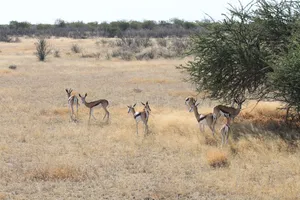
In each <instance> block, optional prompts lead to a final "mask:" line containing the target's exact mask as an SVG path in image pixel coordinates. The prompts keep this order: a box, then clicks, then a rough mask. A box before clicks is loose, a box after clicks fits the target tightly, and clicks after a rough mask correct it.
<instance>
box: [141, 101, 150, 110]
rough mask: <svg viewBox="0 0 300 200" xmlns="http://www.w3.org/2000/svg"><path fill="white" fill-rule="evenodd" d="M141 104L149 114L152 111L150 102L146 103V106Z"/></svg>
mask: <svg viewBox="0 0 300 200" xmlns="http://www.w3.org/2000/svg"><path fill="white" fill-rule="evenodd" d="M141 103H142V104H143V106H144V109H145V110H147V111H148V112H150V111H151V108H150V106H149V102H148V101H147V102H146V104H144V103H143V102H141Z"/></svg>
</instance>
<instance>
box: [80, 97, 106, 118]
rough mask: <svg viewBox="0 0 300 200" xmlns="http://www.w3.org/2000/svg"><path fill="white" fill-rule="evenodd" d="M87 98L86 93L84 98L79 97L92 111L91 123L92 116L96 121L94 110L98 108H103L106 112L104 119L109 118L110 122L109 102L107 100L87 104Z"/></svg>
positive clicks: (90, 114)
mask: <svg viewBox="0 0 300 200" xmlns="http://www.w3.org/2000/svg"><path fill="white" fill-rule="evenodd" d="M86 96H87V93H85V95H84V96H81V95H80V94H79V97H80V98H81V101H82V103H83V104H84V105H85V106H86V107H88V108H89V109H90V113H89V121H90V119H91V116H93V118H94V119H96V117H95V116H94V115H93V109H94V108H95V107H96V106H101V107H102V108H103V110H104V111H105V115H104V117H103V120H104V119H105V117H106V116H107V121H108V120H109V112H108V110H107V106H108V101H107V100H106V99H99V100H96V101H92V102H86V100H85V98H86Z"/></svg>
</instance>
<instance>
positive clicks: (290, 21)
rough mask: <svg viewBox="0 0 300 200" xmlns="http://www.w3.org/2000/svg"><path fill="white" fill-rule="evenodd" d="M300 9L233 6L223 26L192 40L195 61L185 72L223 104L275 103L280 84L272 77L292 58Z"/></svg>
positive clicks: (294, 5) (285, 4) (262, 3)
mask: <svg viewBox="0 0 300 200" xmlns="http://www.w3.org/2000/svg"><path fill="white" fill-rule="evenodd" d="M299 5H300V3H299V2H298V1H286V0H283V1H281V2H277V1H275V0H273V1H266V0H258V1H256V2H251V3H249V4H248V5H246V6H243V5H242V4H240V7H239V8H235V7H233V6H231V8H230V9H229V10H228V11H229V14H228V15H225V19H224V20H223V21H222V22H219V23H218V24H217V25H215V26H210V27H208V29H207V30H206V33H205V34H199V35H196V36H193V37H192V48H191V50H190V52H189V54H190V55H193V56H194V60H193V61H190V62H188V63H187V64H186V65H184V66H182V68H183V69H184V70H186V71H187V72H188V74H189V75H190V76H189V77H190V81H191V82H192V83H194V84H195V85H196V89H197V90H198V91H199V92H206V94H207V97H209V98H212V99H217V100H222V101H224V102H230V101H231V100H232V99H233V98H234V97H237V96H239V95H247V96H248V97H251V98H253V99H262V98H265V97H268V98H273V99H275V96H274V95H273V94H274V92H275V91H274V90H276V88H275V87H273V86H274V82H273V81H275V80H276V79H275V77H274V78H273V79H270V74H273V73H281V71H280V70H277V66H278V64H277V60H280V58H281V57H282V56H283V55H285V54H286V53H287V52H288V48H287V46H288V45H289V44H290V42H291V40H290V37H291V36H292V35H293V32H295V30H298V29H299V26H297V24H298V22H299V20H300V18H299V11H300V10H299V9H298V8H300V7H299ZM283 61H284V60H283ZM299 78H300V76H299Z"/></svg>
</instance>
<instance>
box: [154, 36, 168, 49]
mask: <svg viewBox="0 0 300 200" xmlns="http://www.w3.org/2000/svg"><path fill="white" fill-rule="evenodd" d="M156 42H157V44H158V45H159V46H162V47H167V44H168V43H167V39H166V38H157V39H156Z"/></svg>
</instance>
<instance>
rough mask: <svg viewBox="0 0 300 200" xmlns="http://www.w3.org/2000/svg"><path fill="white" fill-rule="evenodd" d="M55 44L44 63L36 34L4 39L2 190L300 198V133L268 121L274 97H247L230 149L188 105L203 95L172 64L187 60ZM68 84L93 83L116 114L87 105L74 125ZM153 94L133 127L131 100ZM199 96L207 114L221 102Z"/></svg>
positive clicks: (92, 91)
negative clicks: (107, 116) (294, 135)
mask: <svg viewBox="0 0 300 200" xmlns="http://www.w3.org/2000/svg"><path fill="white" fill-rule="evenodd" d="M50 41H51V44H52V46H53V47H54V48H58V49H60V52H61V58H59V59H57V58H54V57H52V56H49V59H48V60H47V61H46V62H43V63H41V62H38V61H37V59H36V57H35V56H34V55H33V52H34V42H35V40H34V39H22V42H21V43H9V44H7V43H0V48H1V49H3V50H2V53H1V56H2V59H1V60H0V67H2V68H5V67H6V66H9V64H11V63H14V64H16V65H17V66H18V69H17V72H18V74H19V75H18V76H10V75H0V76H1V78H0V84H1V87H0V94H1V95H0V102H1V103H0V110H1V112H0V127H1V129H0V177H1V179H0V199H299V198H300V196H299V194H300V182H299V181H298V180H300V161H299V157H300V151H299V144H298V143H299V142H293V143H291V142H289V141H287V140H285V139H284V138H283V137H281V135H280V136H279V135H278V134H277V132H276V130H274V131H273V130H272V129H270V128H268V127H267V128H266V129H263V127H264V125H266V124H268V123H269V122H270V123H271V121H272V120H273V121H277V120H278V121H280V119H281V118H282V114H281V111H278V110H276V107H277V106H276V105H275V104H274V105H273V104H272V105H271V104H269V103H268V104H261V105H259V106H258V107H256V108H255V110H253V111H251V109H252V108H253V104H251V103H249V104H248V105H245V106H244V108H245V109H244V110H243V111H242V113H241V115H240V116H238V117H237V118H236V127H233V129H234V130H233V132H232V133H231V134H230V140H229V145H227V146H226V147H224V148H221V147H220V135H218V134H216V137H215V138H214V137H213V136H212V134H211V133H210V132H209V131H208V128H206V132H205V133H200V131H199V127H198V125H197V122H196V119H195V117H194V115H193V113H189V112H188V111H187V108H186V106H185V105H184V100H185V98H186V97H187V96H191V95H194V96H197V93H194V92H192V91H193V87H192V86H191V85H189V84H188V83H186V82H183V81H182V80H183V78H185V77H183V76H184V75H183V74H182V73H180V72H179V71H178V70H176V69H175V67H174V66H175V65H179V64H181V63H184V62H186V61H187V60H178V59H174V60H172V59H170V60H151V61H130V62H124V61H121V60H119V59H115V58H114V59H111V60H109V61H108V60H106V59H105V58H100V59H99V60H96V59H91V58H81V55H75V54H72V53H70V47H71V45H72V44H74V43H76V44H78V45H80V47H81V48H82V49H83V51H84V52H97V51H98V50H100V49H101V48H99V46H97V45H96V44H95V43H96V41H97V40H96V39H88V40H71V39H65V38H59V39H51V40H50ZM100 45H101V44H100ZM105 48H106V49H104V50H103V51H108V50H109V48H110V47H109V45H105ZM101 55H102V54H101ZM0 69H1V68H0ZM14 73H15V72H14V71H13V72H12V74H14ZM132 81H133V82H132ZM169 81H170V82H169ZM173 81H174V82H173ZM137 85H138V88H137ZM70 87H71V88H73V89H74V91H75V90H76V93H77V94H78V93H81V94H84V93H86V92H87V93H88V96H87V101H93V100H96V99H100V98H106V99H108V100H109V102H110V106H109V107H108V110H109V111H110V113H111V120H110V122H109V123H105V122H103V121H101V119H102V117H103V115H104V111H103V110H102V109H97V110H95V113H94V115H95V117H96V118H97V120H94V119H92V120H91V122H90V123H88V112H89V111H88V109H87V108H86V107H85V106H84V105H83V104H82V103H81V102H80V107H79V113H78V115H79V118H78V123H73V122H69V121H70V120H69V111H68V108H67V95H66V92H65V88H70ZM137 89H138V90H139V92H136V91H135V90H137ZM146 100H149V102H150V107H151V109H152V113H151V115H150V119H149V129H150V134H149V135H147V136H144V133H143V125H142V124H141V123H140V124H139V135H138V136H136V131H135V122H134V119H133V117H132V115H131V114H128V113H127V105H132V104H133V103H137V110H140V109H142V105H141V104H140V102H141V101H143V102H145V101H146ZM200 102H201V104H200V106H199V112H201V113H206V112H209V111H211V109H212V107H213V106H214V105H215V103H214V102H202V101H200ZM277 105H278V104H277ZM250 111H251V112H250ZM260 119H262V120H260ZM267 120H271V121H269V122H267ZM283 133H284V134H285V135H290V134H291V132H290V131H288V130H287V131H286V132H283Z"/></svg>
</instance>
